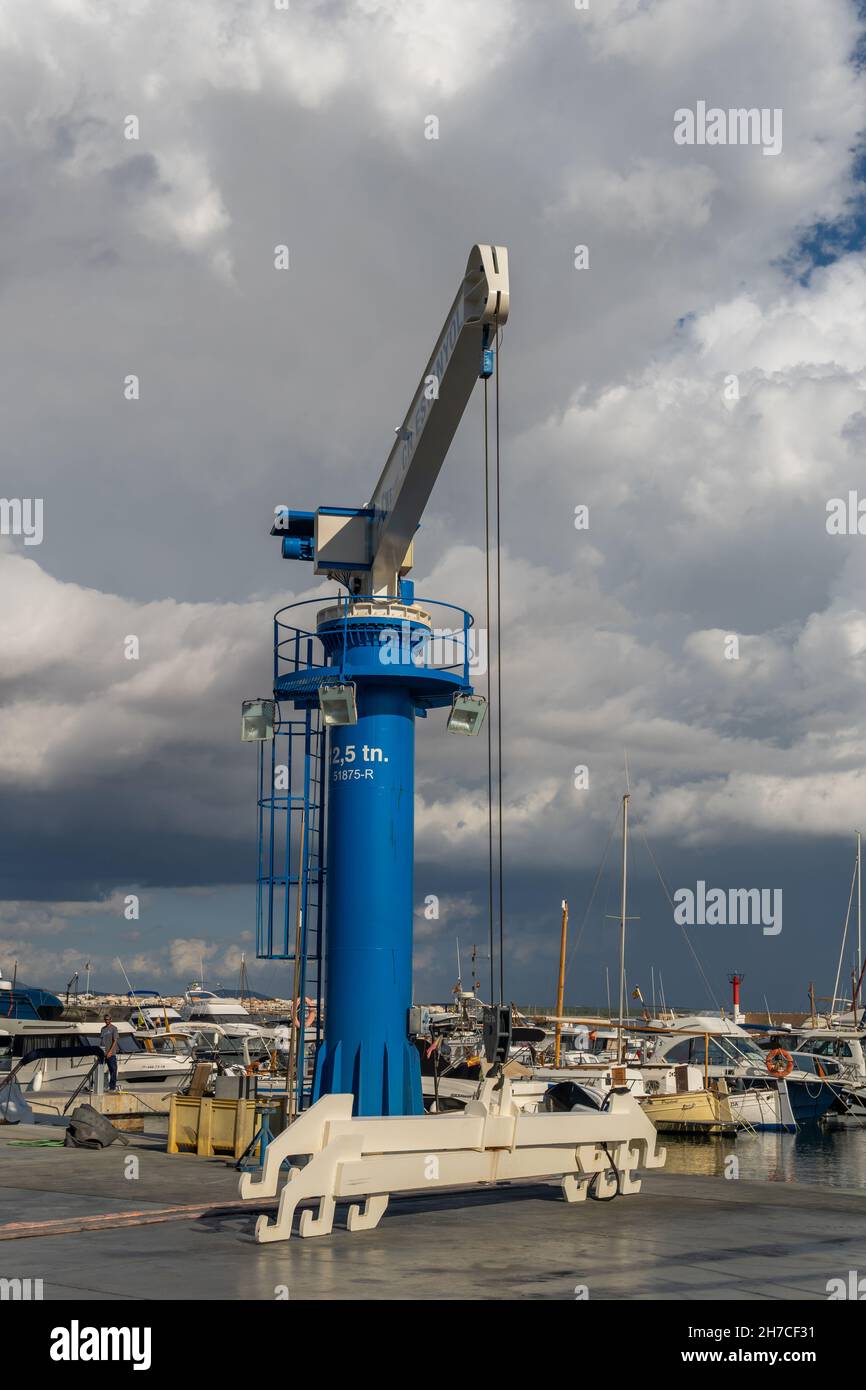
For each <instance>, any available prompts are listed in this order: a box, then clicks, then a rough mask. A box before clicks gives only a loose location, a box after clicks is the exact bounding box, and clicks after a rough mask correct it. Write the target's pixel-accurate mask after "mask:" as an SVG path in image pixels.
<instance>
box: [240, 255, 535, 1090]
mask: <svg viewBox="0 0 866 1390" xmlns="http://www.w3.org/2000/svg"><path fill="white" fill-rule="evenodd" d="M508 310H509V285H508V253H507V250H506V248H505V247H504V246H488V245H478V246H474V247H473V248H472V251H471V253H470V256H469V260H468V262H467V266H466V272H465V274H464V276H463V278H462V280H461V282H460V286H459V288H458V291H457V295H456V297H455V299H454V302H453V304H452V306H451V309H450V310H449V313H448V316H447V318H446V320H445V324H444V327H443V329H442V331H441V333H440V334H439V337H438V340H437V342H436V346H435V347H434V349H433V352H432V354H431V356H430V359H429V361H428V363H427V365H426V367H425V369H424V373H423V375H422V377H421V381H420V383H419V385H418V387H417V389H416V391H415V393H414V395H413V397H412V401H411V404H410V406H409V409H408V411H407V412H406V415H405V418H404V420H403V422H402V425H401V426H400V428H399V429H398V430H397V431H396V439H395V441H394V443H393V446H392V447H391V449H390V452H389V454H388V457H387V459H386V462H385V466H384V468H383V469H382V473H381V476H380V477H379V480H378V482H377V484H376V486H375V488H374V489H373V492H372V495H371V497H370V500H369V502H368V503H367V505H366V506H362V507H358V506H320V507H318V508H317V509H316V511H314V512H309V511H293V510H290V509H289V508H288V507H282V506H281V507H278V508H276V509H275V517H274V524H273V527H272V531H271V534H272V535H274V536H276V537H278V538H280V540H281V542H282V554H283V556H284V557H286V558H288V559H295V560H304V561H308V562H311V563H312V565H313V571H314V573H315V574H316V575H319V576H323V577H327V578H329V579H333V580H337V581H338V583H339V584H340V585H341V586H342V590H341V592H339V593H338V595H337V597H336V599H332V600H330V601H327V602H323V601H322V600H321V599H315V600H306V601H305V602H306V603H307V604H312V605H313V609H314V610H316V611H315V617H314V618H311V619H309V620H304V619H302V618H300V617H298V608H299V605H289V606H288V607H287V608H285V609H281V610H280V612H279V613H278V614H277V615H276V617H275V628H274V702H273V704H271V702H270V701H257V702H248V704H247V706H245V725H244V728H245V734H244V736H245V737H248V738H252V739H258V740H259V742H260V747H261V758H260V773H259V876H258V935H257V954H258V955H259V956H266V957H267V958H269V959H283V960H288V961H293V962H294V965H295V974H294V991H293V993H294V997H295V998H296V1001H297V1003H296V1025H297V1026H296V1029H295V1032H296V1034H298V1042H297V1049H298V1051H297V1052H296V1073H295V1078H294V1085H295V1087H296V1090H297V1101H298V1106H299V1108H300V1105H301V1104H302V1101H303V1076H302V1072H303V1062H302V1059H303V1047H304V1038H303V1027H304V1023H303V1022H302V1019H301V1015H302V1013H304V1012H305V1011H304V1010H303V1009H302V1008H301V1004H302V1000H303V998H305V997H308V992H311V993H314V992H318V993H319V994H321V984H322V967H324V971H323V973H324V986H325V1008H324V1031H323V1033H322V1023H321V1012H322V1011H321V1010H319V1014H318V1021H317V1022H316V1025H315V1027H316V1029H317V1036H316V1039H315V1040H316V1041H317V1042H318V1047H317V1053H316V1062H315V1074H314V1078H313V1083H312V1100H313V1101H317V1100H318V1099H319V1098H320V1097H322V1096H325V1095H329V1094H339V1095H345V1094H351V1095H352V1096H353V1097H354V1113H355V1114H356V1115H366V1116H377V1115H419V1114H421V1113H422V1110H423V1106H422V1097H421V1076H420V1063H419V1056H418V1052H417V1050H416V1048H415V1047H414V1046H413V1044H412V1043H411V1042H410V1039H409V1026H408V1019H409V1010H410V1007H411V1004H412V918H413V858H414V806H413V803H414V757H415V719H416V717H425V716H426V714H427V711H428V710H431V709H437V708H450V713H449V718H448V727H449V728H450V729H452V730H454V731H455V732H460V733H477V732H478V729H479V728H480V727H481V724H482V722H483V720H484V714H485V706H486V702H485V701H484V699H483V698H482V697H481V696H479V695H476V694H475V692H474V690H473V687H472V684H471V675H472V665H473V662H472V647H473V640H474V639H473V633H472V619H471V617H470V615H469V614H468V613H465V612H464V611H463V610H462V609H455V608H454V607H453V606H452V605H442V607H443V608H444V609H445V610H446V611H447V620H446V623H445V625H444V627H443V628H439V627H438V625H437V626H435V627H434V617H433V613H432V611H431V609H434V608H436V607H437V605H435V604H432V603H431V602H430V601H427V600H423V601H421V600H416V598H415V593H414V584H413V582H412V581H411V580H410V579H409V578H408V575H409V573H410V572H411V569H412V564H413V538H414V535H415V531H416V529H417V528H418V525H419V523H420V521H421V517H422V514H423V512H424V508H425V506H426V505H427V502H428V500H429V498H430V494H431V492H432V490H433V487H434V484H435V482H436V479H437V477H438V475H439V472H440V470H441V468H442V465H443V463H444V461H445V457H446V454H447V452H448V448H449V446H450V444H451V441H452V439H453V438H454V434H455V432H456V430H457V427H458V425H459V423H460V420H461V418H462V416H463V413H464V411H465V409H466V406H467V404H468V402H469V398H470V396H471V394H472V390H473V387H474V385H475V383H476V381H477V380H478V379H479V378H482V379H486V378H489V377H490V376H491V375H492V374H493V372H494V368H495V356H496V352H497V348H498V332H499V329H500V328H501V326H502V325H503V324H504V323H505V322H506V320H507V318H508ZM303 611H306V612H310V611H312V610H311V609H310V608H309V607H308V608H306V609H304V610H303ZM442 632H445V633H446V634H447V640H446V641H445V642H442V641H438V642H437V634H441V633H442ZM449 658H451V659H449ZM289 705H290V706H291V707H292V709H293V710H294V712H295V713H294V715H293V717H292V718H286V719H284V718H283V715H282V712H280V714H279V715H278V716H277V722H276V724H275V725H271V723H270V721H271V719H272V717H273V711H274V706H276V709H277V710H278V711H281V709H282V706H289ZM272 732H273V733H276V735H277V739H271V757H270V759H268V757H267V753H266V749H265V743H266V741H267V740H268V738H269V737H270V735H271V733H272ZM280 734H283V735H284V742H285V744H286V746H287V747H288V749H289V754H288V756H287V757H286V761H285V762H283V761H282V760H281V758H280V756H279V755H278V753H277V751H276V747H277V741H278V738H279V735H280ZM326 740H327V746H326ZM293 750H295V751H293ZM297 750H300V754H301V756H298V753H297ZM281 772H282V774H283V782H284V785H283V786H280V785H279V778H280V773H281ZM275 784H276V785H275ZM325 828H326V833H324V832H325ZM325 861H327V869H325ZM323 897H324V910H323Z"/></svg>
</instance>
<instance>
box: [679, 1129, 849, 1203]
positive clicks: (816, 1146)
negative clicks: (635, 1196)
mask: <svg viewBox="0 0 866 1390" xmlns="http://www.w3.org/2000/svg"><path fill="white" fill-rule="evenodd" d="M662 1143H663V1144H664V1146H665V1148H666V1149H667V1152H668V1157H667V1163H666V1164H665V1171H666V1172H668V1173H692V1174H695V1175H697V1176H700V1177H723V1176H724V1173H725V1159H726V1158H727V1157H728V1156H729V1155H730V1154H736V1156H737V1159H738V1160H739V1166H740V1177H741V1178H744V1179H750V1180H751V1181H753V1182H790V1183H799V1184H801V1185H804V1186H812V1187H843V1188H863V1187H866V1129H844V1130H843V1129H836V1130H833V1129H822V1128H820V1127H819V1126H810V1127H809V1128H808V1129H801V1130H800V1132H799V1134H773V1133H770V1132H761V1133H759V1134H740V1135H739V1136H738V1137H737V1138H736V1139H730V1138H727V1137H719V1138H715V1139H709V1138H708V1139H702V1138H699V1137H697V1136H691V1135H671V1134H665V1135H664V1136H663V1137H662Z"/></svg>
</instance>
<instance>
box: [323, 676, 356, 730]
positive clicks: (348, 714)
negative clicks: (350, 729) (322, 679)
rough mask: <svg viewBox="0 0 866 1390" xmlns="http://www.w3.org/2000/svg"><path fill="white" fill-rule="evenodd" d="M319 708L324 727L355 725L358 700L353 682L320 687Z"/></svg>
mask: <svg viewBox="0 0 866 1390" xmlns="http://www.w3.org/2000/svg"><path fill="white" fill-rule="evenodd" d="M319 708H320V709H321V711H322V718H323V720H324V721H325V724H326V725H329V726H335V725H344V724H357V722H358V700H357V695H356V691H355V683H354V681H345V682H343V681H337V682H335V683H332V684H328V685H320V686H319Z"/></svg>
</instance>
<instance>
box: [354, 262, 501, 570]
mask: <svg viewBox="0 0 866 1390" xmlns="http://www.w3.org/2000/svg"><path fill="white" fill-rule="evenodd" d="M507 318H508V251H507V249H506V247H504V246H473V248H472V251H471V254H470V256H469V260H468V262H467V264H466V274H465V275H464V277H463V281H462V283H461V285H460V288H459V290H458V291H457V295H456V298H455V300H454V303H453V304H452V306H451V309H450V310H449V313H448V317H447V318H446V320H445V326H444V328H443V329H442V332H441V333H440V334H439V339H438V342H437V343H436V346H435V348H434V349H433V353H432V355H431V357H430V360H429V362H428V363H427V366H426V367H425V369H424V375H423V377H422V378H421V382H420V385H419V386H418V389H417V390H416V392H415V395H414V397H413V400H412V404H411V405H410V407H409V409H408V411H407V413H406V417H405V419H404V421H403V424H402V426H401V427H400V429H399V430H398V431H397V439H396V442H395V444H394V447H393V448H392V450H391V453H390V454H389V455H388V460H387V462H386V464H385V467H384V468H383V469H382V475H381V477H380V478H379V481H378V483H377V484H376V487H375V489H374V491H373V495H372V497H371V498H370V502H369V504H368V510H369V511H371V512H372V513H373V515H372V517H370V518H369V519H368V534H369V556H370V565H371V568H370V570H369V571H368V573H369V584H370V592H371V593H373V594H376V593H385V594H388V593H391V594H393V593H395V592H396V588H397V578H398V576H399V575H400V573H401V571H402V572H404V573H405V571H406V568H407V566H406V564H405V561H406V558H407V553H408V551H409V549H410V546H411V544H412V537H413V536H414V534H415V531H416V529H417V526H418V523H419V522H420V520H421V516H422V513H423V511H424V508H425V506H426V505H427V501H428V499H429V497H430V493H431V492H432V491H433V485H434V483H435V482H436V479H437V477H438V476H439V470H440V469H441V467H442V464H443V463H444V462H445V456H446V454H447V453H448V449H449V447H450V444H451V441H452V439H453V438H454V435H455V433H456V430H457V426H458V425H459V423H460V420H461V419H462V417H463V412H464V411H465V409H466V406H467V404H468V402H469V397H470V396H471V394H472V388H473V386H474V385H475V382H476V380H477V379H478V377H479V375H484V376H489V375H490V370H492V362H493V359H492V354H491V356H490V358H489V367H490V370H485V361H484V352H485V349H487V346H488V343H489V342H490V341H491V340H492V338H493V335H495V332H496V329H497V327H498V325H500V324H503V323H505V321H506V319H507ZM410 564H411V561H410Z"/></svg>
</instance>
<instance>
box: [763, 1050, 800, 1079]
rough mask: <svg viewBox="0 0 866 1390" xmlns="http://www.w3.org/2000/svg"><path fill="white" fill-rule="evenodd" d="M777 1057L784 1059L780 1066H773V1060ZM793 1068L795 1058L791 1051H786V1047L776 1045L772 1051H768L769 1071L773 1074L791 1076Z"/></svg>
mask: <svg viewBox="0 0 866 1390" xmlns="http://www.w3.org/2000/svg"><path fill="white" fill-rule="evenodd" d="M776 1057H781V1058H782V1059H783V1060H782V1063H781V1065H780V1066H773V1061H774V1059H775V1058H776ZM793 1070H794V1059H793V1057H792V1056H791V1054H790V1052H786V1051H785V1049H784V1047H774V1048H773V1050H772V1052H768V1053H767V1071H768V1072H769V1073H770V1075H771V1076H779V1077H785V1076H789V1075H790V1073H791V1072H792V1071H793Z"/></svg>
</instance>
